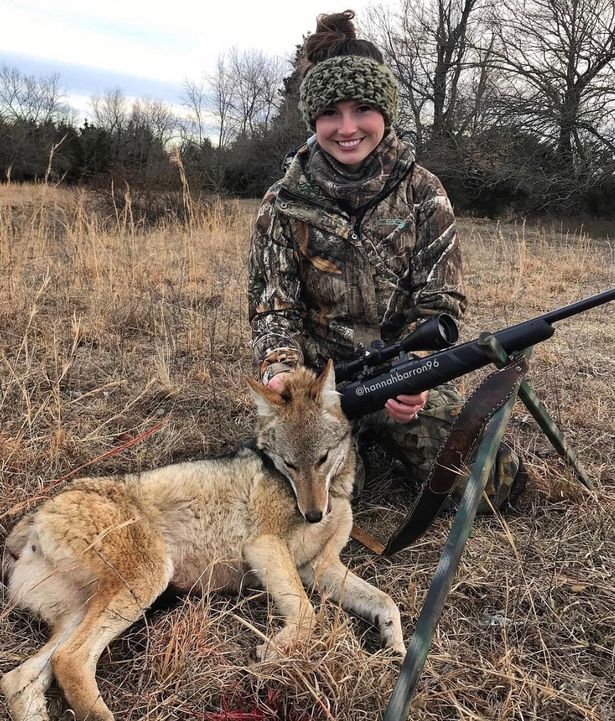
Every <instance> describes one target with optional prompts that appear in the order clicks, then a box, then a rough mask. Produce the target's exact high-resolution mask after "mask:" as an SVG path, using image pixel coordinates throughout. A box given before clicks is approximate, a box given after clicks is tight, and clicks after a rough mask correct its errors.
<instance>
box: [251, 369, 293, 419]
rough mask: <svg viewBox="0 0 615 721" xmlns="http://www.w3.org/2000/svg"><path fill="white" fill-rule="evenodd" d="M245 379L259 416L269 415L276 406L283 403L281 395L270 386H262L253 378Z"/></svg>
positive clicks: (278, 406)
mask: <svg viewBox="0 0 615 721" xmlns="http://www.w3.org/2000/svg"><path fill="white" fill-rule="evenodd" d="M247 381H248V385H249V386H250V390H251V391H252V398H254V402H255V403H256V410H257V412H258V415H259V416H270V415H271V414H272V413H273V412H274V411H275V410H276V409H277V408H280V407H281V406H283V405H284V399H283V398H282V396H281V395H280V394H279V393H276V391H274V390H273V389H272V388H269V387H268V386H264V385H263V384H262V383H259V382H258V381H255V380H254V379H253V378H248V379H247Z"/></svg>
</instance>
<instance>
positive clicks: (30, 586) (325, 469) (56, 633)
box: [0, 362, 405, 721]
mask: <svg viewBox="0 0 615 721" xmlns="http://www.w3.org/2000/svg"><path fill="white" fill-rule="evenodd" d="M249 382H250V385H251V388H252V392H253V395H254V398H255V401H256V406H257V414H258V420H257V426H256V439H255V442H254V444H253V446H252V447H244V448H242V449H240V450H239V451H238V452H237V453H236V455H235V456H233V457H230V458H222V459H212V460H203V461H196V462H192V463H180V464H176V465H171V466H167V467H165V468H160V469H158V470H153V471H148V472H145V473H141V474H129V475H125V476H122V477H111V476H108V477H102V478H83V479H80V480H77V481H75V482H74V483H72V484H71V486H70V487H68V488H67V489H66V490H64V491H62V492H61V493H59V494H58V495H57V496H55V497H54V498H53V499H50V500H48V501H46V502H45V503H44V504H43V505H42V506H41V507H40V508H39V509H37V510H36V511H34V512H33V513H31V514H29V515H28V516H26V517H25V518H23V519H22V520H21V521H20V522H19V523H18V524H17V526H16V527H15V528H14V530H13V531H12V533H11V534H10V535H9V537H8V539H7V542H6V549H5V554H4V559H3V572H4V577H5V580H6V581H7V583H8V590H9V596H10V598H11V599H12V600H13V602H14V603H15V605H16V606H19V607H22V608H27V609H29V610H30V611H33V612H34V613H36V614H38V615H39V616H40V617H41V618H42V619H44V620H45V621H46V622H47V623H48V624H49V626H50V627H51V637H50V639H49V640H48V642H47V643H46V644H45V645H44V646H43V647H42V648H41V650H40V651H39V652H38V653H37V654H35V655H34V656H32V657H31V658H29V659H27V660H26V661H25V662H24V663H22V664H21V665H20V666H19V667H17V668H16V669H14V670H13V671H10V672H9V673H7V674H6V675H5V676H4V677H3V678H2V680H1V681H0V687H1V688H2V691H3V692H4V694H5V696H6V697H7V700H8V705H9V709H10V711H11V714H12V717H13V719H14V721H44V720H45V719H48V718H49V716H48V714H47V707H46V702H45V691H46V690H47V689H48V687H49V685H50V683H51V680H52V677H54V676H55V678H56V681H57V682H58V684H59V685H60V687H61V688H62V690H63V691H64V694H65V696H66V698H67V700H68V703H69V704H70V706H71V708H72V709H73V711H74V713H75V715H76V717H77V719H85V718H87V719H88V720H89V721H112V719H113V714H112V713H111V711H110V710H109V708H108V707H107V705H106V704H105V703H104V701H103V700H102V699H101V697H100V693H99V690H98V686H97V684H96V680H95V671H96V663H97V661H98V659H99V657H100V655H101V653H102V652H103V650H104V649H105V647H106V646H107V645H108V644H109V642H110V641H111V640H112V639H114V638H116V637H117V636H118V635H119V634H120V633H122V632H123V631H124V630H125V629H126V628H128V627H129V626H130V625H131V624H132V623H133V622H134V621H135V620H136V619H137V618H138V617H139V616H140V615H141V614H142V613H143V612H144V610H145V609H147V608H148V606H150V604H151V603H152V602H153V601H154V600H155V599H156V597H157V596H158V595H159V594H161V593H162V591H164V589H165V588H166V587H167V585H169V584H173V586H176V587H179V588H180V589H185V590H193V591H196V592H199V591H205V590H207V591H210V590H224V591H231V592H233V591H234V592H237V591H239V589H240V587H241V586H242V585H244V584H247V585H250V584H257V585H260V586H262V587H264V588H265V589H266V590H267V592H268V593H270V594H271V596H272V597H273V599H274V601H275V603H276V605H277V607H278V609H279V611H280V612H281V614H282V616H283V617H284V619H285V625H284V626H283V628H282V629H281V630H280V631H278V632H277V633H276V634H275V635H274V636H273V638H272V639H271V641H270V642H269V643H266V644H263V645H262V646H259V647H258V648H257V656H258V657H259V658H260V659H269V658H272V657H275V655H276V654H283V653H285V652H287V651H288V650H290V649H291V648H292V646H293V644H295V643H296V642H297V641H299V640H301V639H305V638H307V637H308V634H309V631H310V628H311V627H312V625H313V622H314V615H315V614H314V609H313V607H312V605H311V603H310V601H309V600H308V597H307V594H306V592H305V591H304V589H303V586H302V582H303V584H306V585H307V586H312V585H313V586H315V587H316V588H317V589H318V590H319V591H321V592H324V593H326V594H327V595H328V596H330V597H331V598H332V599H334V600H335V601H339V602H340V603H341V604H342V605H343V606H344V607H346V608H349V609H351V610H353V611H355V612H356V613H357V614H359V615H360V616H363V617H365V618H367V619H368V620H370V621H371V622H373V623H375V624H377V626H378V627H379V630H380V634H381V637H382V640H383V643H384V645H385V646H387V647H390V648H392V649H393V650H395V651H396V652H399V653H403V652H404V650H405V649H404V644H403V638H402V630H401V624H400V616H399V610H398V608H397V606H396V605H395V603H394V602H393V600H392V599H391V598H390V597H389V596H388V595H387V594H385V593H383V592H382V591H379V590H378V589H376V588H374V587H373V586H371V585H370V584H368V583H367V582H366V581H363V580H362V579H360V578H359V577H357V576H355V575H354V574H353V573H351V572H350V571H349V570H348V569H347V568H346V567H345V566H344V565H343V564H342V562H341V561H340V558H339V554H340V551H341V550H342V548H343V547H344V546H345V545H346V543H347V541H348V538H349V534H350V529H351V524H352V514H351V509H350V501H349V499H350V495H351V491H352V484H353V476H354V465H355V456H354V446H353V442H352V439H351V428H350V424H349V422H348V420H347V419H346V417H345V416H344V414H343V413H342V411H341V408H340V403H339V394H338V393H337V392H336V390H335V376H334V370H333V365H332V364H331V362H329V363H328V365H327V367H326V368H325V370H324V371H323V372H322V374H321V375H320V376H318V377H317V376H316V375H315V374H314V373H313V372H312V371H309V370H307V369H304V368H300V369H298V370H296V371H295V372H293V373H292V374H291V376H290V377H289V380H288V382H287V384H286V386H285V388H284V390H283V392H282V393H281V394H278V393H276V392H275V391H273V390H272V389H270V388H267V387H266V386H263V385H261V384H259V383H256V382H255V381H252V380H250V381H249Z"/></svg>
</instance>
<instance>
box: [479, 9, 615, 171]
mask: <svg viewBox="0 0 615 721" xmlns="http://www.w3.org/2000/svg"><path fill="white" fill-rule="evenodd" d="M494 27H495V28H496V32H497V37H498V44H497V46H496V47H495V49H493V51H492V52H491V54H490V60H489V62H490V64H491V66H492V67H494V68H496V69H498V70H499V71H501V72H503V73H504V74H505V80H506V84H505V85H504V86H503V87H502V88H501V103H500V104H501V108H502V117H503V118H507V119H508V122H515V123H517V124H519V125H520V126H521V127H524V128H527V129H528V130H530V131H531V132H533V133H536V134H538V135H539V136H540V137H542V138H543V139H545V140H546V141H548V142H549V143H551V144H552V146H553V147H554V148H555V149H556V153H557V157H558V158H559V164H560V169H561V171H562V173H564V174H569V175H570V176H572V177H574V176H575V175H578V174H579V172H585V171H586V170H587V167H588V164H589V165H591V158H590V155H592V156H593V155H595V154H596V153H598V154H600V155H603V154H604V153H605V152H606V154H607V155H610V157H611V158H613V153H614V152H615V128H614V122H613V117H615V82H614V80H613V78H614V77H615V3H613V0H502V4H501V7H500V12H499V14H498V16H497V17H496V18H495V22H494ZM612 167H613V164H612V162H611V172H612Z"/></svg>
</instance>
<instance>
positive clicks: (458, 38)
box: [0, 0, 615, 216]
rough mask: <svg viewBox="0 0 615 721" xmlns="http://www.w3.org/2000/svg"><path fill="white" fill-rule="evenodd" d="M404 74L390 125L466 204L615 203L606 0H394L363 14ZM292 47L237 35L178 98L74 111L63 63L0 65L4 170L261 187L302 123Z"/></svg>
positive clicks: (15, 176)
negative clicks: (395, 124) (256, 45)
mask: <svg viewBox="0 0 615 721" xmlns="http://www.w3.org/2000/svg"><path fill="white" fill-rule="evenodd" d="M361 21H362V22H361V29H362V31H363V34H364V35H365V36H366V37H369V38H370V39H372V40H373V41H375V42H376V43H377V44H378V46H379V47H380V48H381V49H382V50H383V52H384V54H385V58H386V62H387V63H388V64H389V65H390V67H391V68H392V69H393V71H394V73H395V74H396V76H397V77H398V79H399V82H400V88H401V99H402V114H401V120H400V124H399V130H400V132H401V133H402V134H403V136H404V137H405V138H407V139H408V140H410V141H411V142H412V143H413V145H414V147H415V150H416V156H417V160H418V161H419V162H420V163H421V164H423V165H425V166H426V167H428V168H429V169H430V170H432V171H433V172H435V173H436V174H437V175H438V176H439V177H440V178H441V180H442V181H443V183H444V185H445V187H446V188H447V190H448V192H449V194H450V196H451V198H452V199H453V202H454V203H455V205H456V207H457V208H459V209H460V210H464V211H468V212H475V213H478V214H486V215H491V216H493V215H497V214H499V213H503V212H514V213H530V214H532V213H535V214H538V213H545V212H547V213H569V214H572V213H579V212H583V213H587V214H591V215H596V216H613V215H615V204H614V203H613V201H612V199H613V197H615V3H614V2H613V0H497V2H496V0H412V2H411V1H410V0H398V2H397V4H396V5H386V6H385V5H383V6H374V7H373V8H372V9H371V11H369V12H368V13H366V15H365V16H363V17H362V18H361ZM299 53H300V45H298V46H297V47H296V50H295V55H294V57H293V58H292V60H291V61H290V62H285V61H283V60H281V59H280V58H275V57H271V56H268V55H266V54H265V53H263V52H261V51H253V50H251V51H241V50H239V49H232V50H230V51H228V52H227V53H225V55H224V56H222V57H221V58H220V59H219V61H218V64H217V67H216V68H215V70H214V71H213V72H212V73H210V74H208V75H206V76H203V77H202V78H200V79H199V80H188V81H186V83H185V87H184V97H183V104H184V110H183V112H182V113H181V114H177V113H174V112H173V111H172V110H171V108H170V107H169V106H168V105H167V104H165V103H164V102H161V101H159V100H153V99H148V98H144V99H139V100H136V101H133V102H130V103H129V102H128V100H127V99H126V97H125V95H124V94H123V93H122V91H121V90H118V89H116V90H111V91H108V92H106V93H105V94H104V95H102V96H99V97H93V98H92V99H91V113H90V117H88V120H87V121H85V122H83V123H79V122H78V121H77V120H76V118H75V114H74V112H72V111H71V109H70V108H69V107H68V106H67V104H66V102H65V99H64V97H65V96H64V93H63V90H62V86H61V80H60V78H59V77H58V76H57V75H50V76H46V77H35V76H29V75H26V74H23V73H21V72H20V71H19V70H18V69H15V68H9V67H6V66H2V67H1V68H0V177H1V178H2V179H3V180H4V181H5V182H6V181H11V180H15V181H17V180H44V181H47V182H49V181H52V182H61V181H63V182H66V183H88V184H94V185H96V184H103V185H104V184H105V183H108V182H109V178H113V179H114V180H122V181H125V182H127V183H129V184H131V185H132V186H133V187H138V188H146V189H152V190H173V189H176V188H178V187H179V183H180V174H179V173H178V169H177V163H178V162H179V163H181V165H182V172H183V177H184V181H185V182H188V183H189V184H190V187H191V189H192V190H197V189H198V190H202V191H205V192H215V193H232V194H238V195H243V196H250V197H254V196H259V195H262V194H263V193H264V191H265V190H266V189H267V187H268V185H270V184H271V183H272V182H273V181H274V180H275V179H277V178H278V177H279V176H280V174H281V172H282V171H281V165H282V160H283V158H284V156H285V155H286V153H287V152H288V150H289V149H291V148H293V147H296V146H297V145H299V144H301V143H302V142H303V141H304V140H305V138H306V129H305V126H304V124H303V122H302V120H301V118H300V115H299V113H298V109H297V100H298V88H299V78H298V74H297V69H296V67H297V63H298V61H299V57H300V55H299Z"/></svg>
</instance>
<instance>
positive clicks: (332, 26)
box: [316, 10, 357, 40]
mask: <svg viewBox="0 0 615 721" xmlns="http://www.w3.org/2000/svg"><path fill="white" fill-rule="evenodd" d="M353 18H354V11H353V10H344V12H343V13H333V14H332V15H319V16H318V19H317V23H316V32H317V33H336V34H337V35H341V36H343V37H339V38H338V39H339V40H344V38H351V39H352V40H356V37H357V33H356V30H355V29H354V24H353V22H352V20H353Z"/></svg>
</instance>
